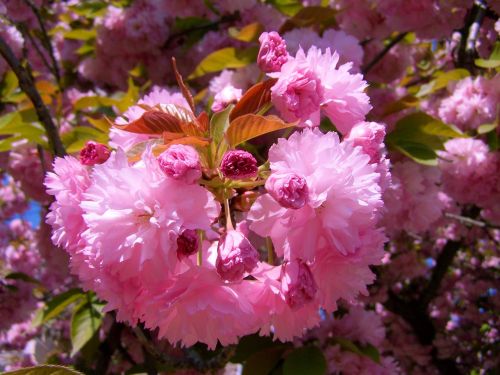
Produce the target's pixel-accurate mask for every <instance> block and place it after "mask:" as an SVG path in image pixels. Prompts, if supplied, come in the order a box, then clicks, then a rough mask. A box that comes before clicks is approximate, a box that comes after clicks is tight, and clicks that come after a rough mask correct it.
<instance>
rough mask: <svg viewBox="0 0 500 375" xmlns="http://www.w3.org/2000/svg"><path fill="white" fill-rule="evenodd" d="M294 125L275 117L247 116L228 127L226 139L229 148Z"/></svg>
mask: <svg viewBox="0 0 500 375" xmlns="http://www.w3.org/2000/svg"><path fill="white" fill-rule="evenodd" d="M295 125H296V123H292V124H290V123H286V122H284V121H283V120H281V119H280V118H279V117H277V116H259V115H253V114H247V115H243V116H240V117H238V118H236V119H234V120H233V121H231V124H230V125H229V128H228V129H227V131H226V139H227V142H228V143H229V145H230V146H231V147H234V146H237V145H239V144H240V143H243V142H245V141H248V140H250V139H253V138H256V137H258V136H260V135H263V134H267V133H271V132H273V131H276V130H280V129H286V128H290V127H292V126H295Z"/></svg>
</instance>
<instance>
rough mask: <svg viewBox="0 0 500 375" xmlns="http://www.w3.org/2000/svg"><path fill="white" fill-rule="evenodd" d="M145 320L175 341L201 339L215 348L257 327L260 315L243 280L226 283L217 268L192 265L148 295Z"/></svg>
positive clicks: (190, 343)
mask: <svg viewBox="0 0 500 375" xmlns="http://www.w3.org/2000/svg"><path fill="white" fill-rule="evenodd" d="M145 303H146V306H145V307H144V310H145V312H144V321H145V324H146V326H147V327H148V328H151V329H154V328H157V327H158V328H159V336H160V337H164V338H166V339H168V340H169V341H170V342H171V343H177V342H179V343H181V344H182V345H183V346H191V345H193V344H195V343H196V342H198V341H200V342H203V343H205V344H207V345H208V347H209V348H210V349H215V346H216V345H217V342H218V341H219V342H220V343H221V344H222V345H229V344H233V343H235V342H237V340H238V337H239V336H242V335H245V334H248V333H251V332H254V331H255V330H256V323H255V321H256V314H255V311H254V308H253V306H252V304H251V303H250V301H249V300H248V296H247V294H246V293H245V292H244V288H243V285H242V283H231V284H229V283H225V282H224V281H223V280H222V279H221V278H220V277H219V275H217V273H216V272H215V269H214V268H213V267H211V266H210V265H209V266H208V267H192V268H189V269H188V270H187V271H186V272H184V273H182V274H179V275H177V276H175V278H174V279H173V280H172V282H170V283H169V284H167V285H166V287H165V288H164V289H163V291H161V292H160V293H159V294H155V295H154V298H147V299H146V300H145Z"/></svg>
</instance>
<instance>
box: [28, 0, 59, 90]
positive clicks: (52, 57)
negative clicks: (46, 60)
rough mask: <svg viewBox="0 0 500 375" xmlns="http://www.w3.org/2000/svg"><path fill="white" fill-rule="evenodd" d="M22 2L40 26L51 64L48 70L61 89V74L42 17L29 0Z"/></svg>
mask: <svg viewBox="0 0 500 375" xmlns="http://www.w3.org/2000/svg"><path fill="white" fill-rule="evenodd" d="M24 2H25V3H26V4H27V5H28V6H29V7H30V8H31V11H32V12H33V13H34V14H35V17H36V19H37V21H38V25H39V26H40V30H41V31H42V35H41V39H42V44H43V46H44V47H45V49H46V50H47V52H48V53H49V57H50V60H51V62H52V69H50V70H51V71H52V73H53V74H54V77H55V78H56V81H57V85H58V86H59V88H61V73H60V71H59V66H58V65H57V60H56V57H55V54H54V48H53V47H52V43H51V42H50V38H49V34H48V33H47V29H46V28H45V24H44V23H43V19H42V15H41V14H40V11H39V9H38V8H37V7H36V6H35V4H33V2H32V1H31V0H24Z"/></svg>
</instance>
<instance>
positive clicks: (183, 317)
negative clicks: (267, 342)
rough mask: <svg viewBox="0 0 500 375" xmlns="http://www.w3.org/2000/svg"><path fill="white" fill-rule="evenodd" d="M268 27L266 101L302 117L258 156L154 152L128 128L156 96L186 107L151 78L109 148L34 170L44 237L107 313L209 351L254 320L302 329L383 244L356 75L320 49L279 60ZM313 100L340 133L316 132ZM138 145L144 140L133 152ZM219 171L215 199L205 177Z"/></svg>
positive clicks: (365, 279) (356, 283)
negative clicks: (46, 204)
mask: <svg viewBox="0 0 500 375" xmlns="http://www.w3.org/2000/svg"><path fill="white" fill-rule="evenodd" d="M271 37H274V38H275V42H274V44H273V42H271V41H270V40H269V38H270V36H269V34H263V35H262V36H261V52H260V54H259V58H258V63H259V66H261V67H263V69H264V71H268V72H270V73H269V76H270V77H272V78H274V79H276V82H275V83H274V85H273V86H272V88H271V90H270V92H271V98H272V103H273V104H274V106H275V107H276V108H277V110H278V112H279V113H280V114H281V116H282V118H284V119H285V120H287V121H294V122H295V123H296V124H297V125H299V126H303V125H307V127H306V128H305V129H303V130H299V131H296V132H294V133H293V134H291V135H290V136H289V137H283V136H282V137H280V138H278V139H277V140H276V142H275V143H274V144H272V145H271V146H270V148H269V151H268V165H259V163H258V162H257V160H256V158H255V156H254V155H252V154H251V153H249V152H248V151H245V150H241V149H232V150H231V149H230V150H228V151H226V152H225V153H224V155H223V156H222V158H221V159H220V161H219V164H218V165H212V166H210V163H211V161H207V160H205V158H202V156H204V157H205V155H206V154H205V152H204V150H203V149H202V148H201V147H198V148H195V147H193V146H191V145H183V144H175V142H174V144H171V145H167V146H164V147H163V149H165V150H164V151H162V152H161V153H159V154H158V153H155V148H154V143H155V142H156V143H157V142H158V139H157V138H155V137H151V136H150V135H148V134H147V132H143V133H145V134H134V133H131V132H130V131H129V132H127V130H126V129H127V125H130V124H133V123H134V121H135V122H137V121H142V120H144V119H146V116H147V115H148V114H149V113H155V111H160V112H161V108H162V107H163V108H169V106H172V105H177V106H179V107H180V106H184V107H182V108H183V111H184V110H185V111H187V109H186V108H185V107H186V106H187V103H186V99H184V98H183V97H182V96H181V95H180V94H176V93H170V92H168V91H166V90H160V89H155V90H153V91H152V92H151V94H149V95H148V96H146V97H144V98H143V99H142V100H141V101H140V103H139V104H138V105H137V106H134V107H131V108H130V109H129V110H128V111H127V112H126V113H125V114H124V115H123V117H120V118H119V119H118V120H117V124H118V125H117V127H118V129H113V130H112V140H113V143H112V145H113V146H114V147H116V148H115V149H114V150H110V149H109V148H108V147H107V146H105V145H102V144H99V143H95V142H88V143H87V145H86V146H85V148H84V149H82V151H81V153H80V156H79V158H76V157H73V156H66V157H65V158H56V159H55V161H54V171H53V172H50V173H49V174H48V176H47V178H46V181H45V184H46V186H47V192H48V193H49V194H51V195H53V196H54V197H55V201H54V203H52V205H51V211H50V213H49V215H48V217H47V222H48V223H49V224H50V225H51V226H52V228H53V235H52V239H53V241H54V243H55V244H56V245H60V246H62V247H64V248H65V249H66V251H67V252H68V253H69V254H70V256H71V267H72V270H73V272H74V273H75V274H77V275H78V276H79V278H80V280H81V281H82V282H83V283H84V285H85V287H86V288H88V289H91V290H94V291H96V293H97V295H98V296H99V297H100V298H102V299H103V300H105V301H106V302H107V303H108V304H107V307H106V309H107V310H109V311H111V310H116V312H117V317H118V318H119V319H120V320H125V321H128V322H129V323H131V324H137V322H139V321H140V322H143V323H144V324H145V326H146V327H148V328H151V329H154V328H159V334H160V336H161V337H165V338H167V339H168V340H169V341H171V342H181V343H182V344H183V345H192V344H194V343H196V342H197V341H200V342H204V343H206V344H207V345H208V346H209V347H211V348H214V347H215V345H216V344H217V342H218V341H219V342H220V343H221V344H223V345H227V344H231V343H234V342H236V341H237V339H238V337H240V336H243V335H246V334H251V333H254V332H260V333H261V334H263V335H266V334H270V333H272V334H273V337H274V338H276V339H281V340H290V339H292V338H293V337H295V336H300V335H301V334H302V333H303V332H304V330H305V329H307V328H310V327H313V326H315V325H316V324H318V322H319V321H320V315H319V313H318V311H319V309H320V308H323V309H325V310H326V311H329V312H332V311H335V309H336V306H337V301H338V300H339V299H340V298H343V299H346V300H354V299H355V298H356V297H357V296H358V295H359V294H360V293H366V285H367V284H369V283H371V282H372V281H373V279H374V275H373V273H372V272H371V271H370V268H369V266H370V265H373V264H378V263H379V262H380V261H381V258H382V255H383V244H384V242H385V235H384V232H383V230H382V229H381V228H380V227H379V226H378V221H379V219H380V217H381V210H382V208H383V202H382V187H381V180H382V179H383V178H387V168H386V167H385V162H384V151H383V146H382V142H383V138H384V134H385V133H384V129H383V126H380V125H378V124H375V123H366V122H363V120H364V115H365V114H366V112H367V111H368V110H369V108H370V105H369V99H368V97H367V96H366V94H364V93H363V92H362V91H363V89H364V88H365V86H366V84H365V83H364V81H363V80H362V76H361V75H360V74H351V73H350V72H349V70H350V68H351V65H350V64H347V65H343V66H341V67H340V68H339V69H336V62H337V60H338V56H337V55H336V54H335V53H334V54H333V55H332V53H331V52H330V51H329V50H328V49H327V50H326V51H325V52H324V53H323V52H322V51H321V50H319V49H318V48H317V47H315V46H312V47H311V48H310V49H309V50H308V51H307V53H306V52H304V51H303V50H302V49H300V50H299V51H298V52H297V56H296V57H291V56H289V55H288V54H287V52H286V50H285V49H284V45H283V43H284V41H283V40H282V39H281V38H280V36H279V35H278V34H276V33H274V34H273V35H271ZM285 60H286V61H285ZM280 64H282V65H281V66H280ZM269 66H272V67H273V68H269ZM309 87H310V88H312V89H308V88H309ZM340 87H342V90H340V89H339V88H340ZM304 90H305V91H304ZM281 92H284V93H286V94H284V95H283V94H280V93H281ZM286 95H289V99H286ZM339 95H342V97H339ZM148 105H149V106H156V107H157V108H159V109H157V110H153V111H152V112H151V111H149V110H148V108H151V107H148ZM287 106H291V109H288V108H287ZM321 108H324V110H325V112H326V114H327V115H328V116H329V117H332V118H334V119H335V120H336V123H338V124H339V128H340V129H342V133H343V134H344V135H345V137H344V140H342V141H341V140H340V139H339V135H338V134H337V133H335V132H328V133H323V132H321V131H320V130H319V128H318V127H317V126H318V125H319V117H320V109H321ZM298 113H300V115H297V114H298ZM144 121H145V120H144ZM120 127H122V128H123V127H124V129H125V130H122V129H119V128H120ZM351 129H352V131H351ZM136 133H137V132H136ZM137 142H142V143H139V144H144V142H145V143H146V146H144V147H145V148H144V149H143V151H142V152H140V153H139V156H140V157H139V159H138V160H133V159H132V158H131V155H132V152H133V150H134V149H137V145H138V143H137ZM127 150H128V153H127ZM381 162H382V164H381ZM381 172H383V173H385V174H384V176H382V173H381ZM217 180H218V181H221V183H222V187H221V188H222V197H221V194H220V190H219V191H217V192H216V191H215V190H214V189H210V186H215V185H214V183H215V181H217ZM259 185H260V186H262V185H264V186H263V187H261V188H258V189H257V190H254V188H253V187H252V188H250V189H245V186H259ZM231 186H232V187H233V188H231ZM242 190H244V191H243V192H242ZM245 192H246V193H248V192H253V193H256V195H257V196H258V197H257V199H256V200H255V198H254V202H253V204H251V206H250V207H249V210H245V211H247V212H237V213H236V212H234V203H233V204H232V202H236V200H237V199H238V196H239V195H240V194H244V193H245ZM221 207H224V210H222V209H221ZM221 211H224V212H225V213H224V214H221ZM266 238H267V249H266V252H267V254H262V251H261V250H262V248H265V247H266V246H259V245H261V244H262V243H265V242H266Z"/></svg>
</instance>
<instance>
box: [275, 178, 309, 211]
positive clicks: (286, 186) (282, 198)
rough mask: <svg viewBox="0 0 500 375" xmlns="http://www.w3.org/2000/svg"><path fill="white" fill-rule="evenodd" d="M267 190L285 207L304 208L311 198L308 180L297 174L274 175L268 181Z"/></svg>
mask: <svg viewBox="0 0 500 375" xmlns="http://www.w3.org/2000/svg"><path fill="white" fill-rule="evenodd" d="M266 190H267V191H268V192H269V194H271V196H272V197H273V198H274V199H275V200H276V201H277V202H278V203H279V204H280V205H282V206H283V207H286V208H293V209H295V210H296V209H299V208H301V207H304V205H305V204H306V203H307V200H308V196H309V189H308V188H307V182H306V179H305V178H304V177H302V176H299V175H298V174H296V173H293V172H290V173H286V172H285V173H273V174H271V176H269V178H268V179H267V181H266Z"/></svg>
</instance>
